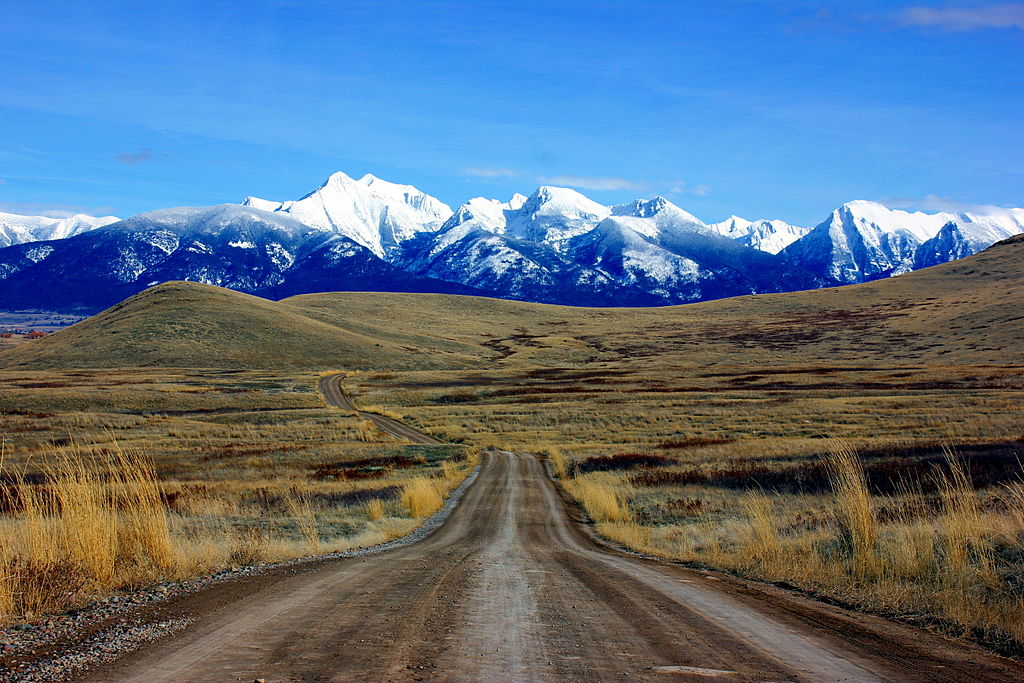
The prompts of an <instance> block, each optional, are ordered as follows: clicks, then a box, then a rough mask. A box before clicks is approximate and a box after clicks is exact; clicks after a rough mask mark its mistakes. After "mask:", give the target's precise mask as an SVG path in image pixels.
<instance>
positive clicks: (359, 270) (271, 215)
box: [0, 173, 1024, 311]
mask: <svg viewBox="0 0 1024 683" xmlns="http://www.w3.org/2000/svg"><path fill="white" fill-rule="evenodd" d="M1022 231H1024V210H1022V209H997V208H993V209H990V210H987V211H979V212H969V213H945V212H944V213H936V214H927V213H921V212H916V213H910V212H906V211H900V210H891V209H888V208H886V207H885V206H883V205H881V204H878V203H876V202H868V201H853V202H849V203H847V204H844V205H843V206H841V207H839V208H837V209H836V210H835V211H833V212H832V214H831V215H830V216H829V217H828V218H826V219H825V220H824V221H822V222H821V223H819V224H818V225H816V226H814V227H801V226H794V225H790V224H788V223H785V222H783V221H780V220H756V221H748V220H745V219H742V218H739V217H737V216H731V217H730V218H729V219H727V220H726V221H723V222H721V223H712V224H705V223H703V222H702V221H700V220H699V219H698V218H696V217H695V216H693V215H692V214H690V213H687V212H686V211H684V210H683V209H682V208H680V207H678V206H676V205H675V204H673V203H672V202H670V201H669V200H667V199H665V198H663V197H655V198H653V199H638V200H636V201H633V202H629V203H627V204H621V205H617V206H604V205H602V204H599V203H597V202H594V201H592V200H591V199H589V198H587V197H585V196H583V195H582V194H580V193H579V192H576V191H574V190H571V189H567V188H559V187H549V186H542V187H540V188H538V189H537V190H536V191H535V192H533V194H531V195H530V196H524V195H521V194H516V195H513V196H512V197H511V198H510V199H509V200H508V201H505V202H501V201H498V200H494V199H485V198H482V197H481V198H475V199H471V200H469V201H468V202H466V203H465V204H463V205H462V206H460V207H458V208H457V209H456V210H454V211H453V210H452V209H451V208H450V207H449V206H447V205H446V204H444V203H443V202H441V201H440V200H438V199H436V198H434V197H431V196H430V195H427V194H425V193H423V192H421V191H420V190H418V189H416V188H415V187H412V186H411V185H399V184H395V183H390V182H387V181H385V180H381V179H379V178H376V177H374V176H372V175H366V176H363V177H362V178H360V179H358V180H357V179H354V178H351V177H349V176H347V175H345V174H344V173H335V174H333V175H331V176H330V177H329V178H328V179H327V181H326V182H325V183H324V184H323V185H321V186H320V187H318V188H317V189H316V190H314V191H313V192H311V193H309V194H308V195H306V196H305V197H302V198H301V199H298V200H295V201H285V202H278V201H272V200H267V199H261V198H258V197H247V198H246V199H245V200H244V201H243V202H242V203H241V204H222V205H218V206H213V207H184V208H173V209H163V210H159V211H153V212H149V213H143V214H139V215H136V216H132V217H130V218H127V219H125V220H118V219H116V218H114V217H105V218H92V217H87V216H80V215H79V216H74V217H72V218H69V219H65V220H64V221H60V220H58V219H50V218H43V217H26V216H14V215H12V214H0V246H2V247H3V248H0V302H2V303H0V307H3V308H6V309H19V308H45V309H50V310H83V311H95V310H100V309H102V308H105V307H107V306H109V305H111V304H113V303H116V302H118V301H120V300H122V299H124V298H125V297H127V296H130V295H132V294H135V293H137V292H139V291H141V290H143V289H145V288H147V287H149V286H152V285H155V284H158V283H161V282H166V281H170V280H190V281H195V282H202V283H207V284H214V285H219V286H223V287H228V288H231V289H235V290H238V291H241V292H246V293H252V294H257V295H260V296H264V297H268V298H275V299H276V298H282V297H286V296H291V295H295V294H301V293H306V292H320V291H342V290H348V291H410V292H435V293H457V294H477V295H485V296H491V297H497V298H509V299H518V300H525V301H537V302H545V303H560V304H571V305H591V306H653V305H666V304H676V303H686V302H692V301H701V300H707V299H715V298H721V297H727V296H736V295H743V294H755V293H766V292H784V291H793V290H802V289H812V288H817V287H822V286H833V285H841V284H851V283H857V282H865V281H869V280H874V279H878V278H882V277H888V276H891V275H898V274H900V273H904V272H908V271H910V270H913V269H916V268H923V267H926V266H930V265H936V264H938V263H943V262H946V261H950V260H953V259H957V258H961V257H963V256H967V255H970V254H973V253H976V252H978V251H980V250H982V249H984V248H986V247H988V246H989V245H991V244H993V243H995V242H997V241H999V240H1001V239H1004V238H1006V237H1009V236H1011V235H1014V234H1017V233H1020V232H1022Z"/></svg>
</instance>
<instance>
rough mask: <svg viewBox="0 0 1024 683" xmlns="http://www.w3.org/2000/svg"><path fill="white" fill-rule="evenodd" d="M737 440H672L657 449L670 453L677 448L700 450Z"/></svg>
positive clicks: (664, 442) (695, 438)
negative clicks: (702, 447) (704, 447)
mask: <svg viewBox="0 0 1024 683" xmlns="http://www.w3.org/2000/svg"><path fill="white" fill-rule="evenodd" d="M734 441H736V439H705V438H702V437H694V438H692V439H670V440H668V441H662V442H661V443H659V444H658V445H657V446H655V448H660V449H662V450H665V451H668V450H673V449H676V448H700V447H701V446H720V445H722V444H726V443H733V442H734Z"/></svg>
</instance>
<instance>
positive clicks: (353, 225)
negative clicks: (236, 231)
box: [244, 171, 452, 260]
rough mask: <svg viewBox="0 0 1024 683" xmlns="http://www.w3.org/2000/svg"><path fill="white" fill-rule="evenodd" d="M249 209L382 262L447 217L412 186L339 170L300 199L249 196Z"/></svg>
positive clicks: (448, 212)
mask: <svg viewBox="0 0 1024 683" xmlns="http://www.w3.org/2000/svg"><path fill="white" fill-rule="evenodd" d="M244 203H245V204H247V205H249V206H253V207H255V208H260V209H264V210H269V211H280V212H283V213H287V214H289V215H291V216H292V217H293V218H295V219H296V220H298V221H300V222H302V223H305V224H306V225H309V226H310V227H312V228H315V229H316V230H320V231H323V232H333V233H336V234H339V235H342V236H344V237H348V238H349V239H351V240H352V241H354V242H356V243H357V244H360V245H362V246H364V247H366V248H367V249H369V250H370V251H372V252H373V253H374V254H376V255H377V256H380V257H382V258H384V259H385V260H386V259H387V258H389V257H390V256H392V255H393V254H395V253H396V252H397V251H398V249H399V247H400V245H401V244H402V242H405V241H406V240H408V239H411V238H413V237H415V236H416V235H418V234H421V233H424V232H436V231H437V230H439V229H440V228H441V226H442V225H443V224H444V222H445V221H446V220H448V218H449V217H450V216H451V215H452V210H451V208H450V207H449V206H448V205H447V204H445V203H444V202H442V201H440V200H439V199H436V198H434V197H431V196H430V195H428V194H426V193H424V192H421V191H420V190H418V189H416V188H415V187H413V186H412V185H399V184H396V183H391V182H388V181H386V180H381V179H380V178H378V177H376V176H374V175H372V174H370V173H367V174H366V175H364V176H363V177H362V178H360V179H359V180H354V179H353V178H351V177H350V176H348V175H347V174H345V173H343V172H341V171H338V172H336V173H332V174H331V175H330V176H329V177H328V178H327V180H326V181H325V182H324V183H323V184H322V185H321V186H320V187H318V188H317V189H315V190H313V191H312V192H310V193H309V194H307V195H306V196H305V197H303V198H301V199H298V200H295V201H288V202H284V203H282V204H277V205H274V203H273V202H267V201H266V200H260V199H256V198H252V197H250V198H248V199H246V201H245V202H244Z"/></svg>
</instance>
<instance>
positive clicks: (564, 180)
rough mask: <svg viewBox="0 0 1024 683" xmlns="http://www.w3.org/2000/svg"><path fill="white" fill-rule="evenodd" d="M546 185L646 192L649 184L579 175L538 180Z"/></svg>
mask: <svg viewBox="0 0 1024 683" xmlns="http://www.w3.org/2000/svg"><path fill="white" fill-rule="evenodd" d="M537 181H538V182H539V183H542V184H544V185H565V186H568V187H578V188H580V189H583V190H646V189H647V188H648V185H647V183H643V182H639V181H636V180H627V179H626V178H594V177H591V176H579V175H556V176H550V177H540V178H537Z"/></svg>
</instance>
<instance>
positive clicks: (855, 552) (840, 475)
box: [826, 441, 878, 576]
mask: <svg viewBox="0 0 1024 683" xmlns="http://www.w3.org/2000/svg"><path fill="white" fill-rule="evenodd" d="M826 464H827V466H828V475H829V480H830V481H831V482H832V489H833V491H834V492H835V497H836V504H835V512H836V516H837V517H838V518H839V528H840V529H841V530H842V534H843V536H844V539H843V540H844V541H846V542H847V543H848V544H849V547H850V551H851V554H852V558H853V566H854V568H855V572H856V573H857V574H859V575H861V576H865V575H867V574H868V573H870V572H872V571H873V570H874V569H876V562H875V561H876V559H877V555H876V553H875V542H876V537H877V535H878V530H877V525H876V523H875V515H874V511H873V510H872V500H871V494H870V492H869V491H868V482H867V477H866V476H865V474H864V466H863V465H862V463H861V461H860V458H859V457H858V455H857V451H855V450H854V449H853V447H852V446H851V445H850V444H849V443H846V442H843V441H838V442H836V443H835V444H834V446H833V448H832V449H831V451H830V453H829V457H828V458H827V459H826Z"/></svg>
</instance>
